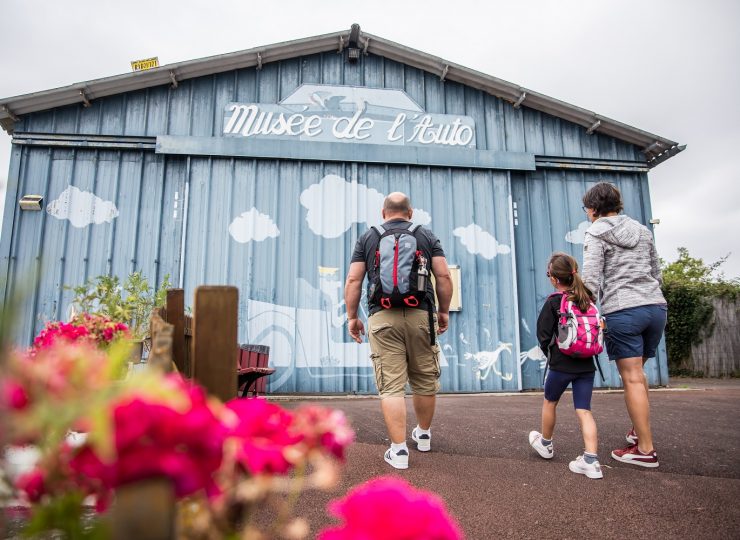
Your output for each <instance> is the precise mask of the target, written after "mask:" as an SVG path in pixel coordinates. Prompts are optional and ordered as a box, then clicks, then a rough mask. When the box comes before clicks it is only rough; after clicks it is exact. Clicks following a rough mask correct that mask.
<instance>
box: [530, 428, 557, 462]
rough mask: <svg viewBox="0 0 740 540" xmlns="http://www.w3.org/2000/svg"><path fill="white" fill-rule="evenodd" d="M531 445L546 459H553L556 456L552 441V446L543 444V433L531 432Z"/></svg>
mask: <svg viewBox="0 0 740 540" xmlns="http://www.w3.org/2000/svg"><path fill="white" fill-rule="evenodd" d="M529 444H530V446H531V447H532V448H534V449H535V450H536V451H537V453H538V454H539V455H540V456H541V457H543V458H545V459H552V457H553V456H554V455H555V452H554V451H553V449H552V441H550V444H548V445H547V446H545V445H544V444H542V433H540V432H539V431H530V432H529Z"/></svg>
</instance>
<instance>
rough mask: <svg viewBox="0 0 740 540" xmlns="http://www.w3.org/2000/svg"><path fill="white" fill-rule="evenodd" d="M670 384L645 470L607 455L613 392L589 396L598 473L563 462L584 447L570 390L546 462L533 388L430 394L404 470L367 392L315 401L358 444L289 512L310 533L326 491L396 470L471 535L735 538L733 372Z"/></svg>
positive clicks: (615, 438)
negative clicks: (391, 453)
mask: <svg viewBox="0 0 740 540" xmlns="http://www.w3.org/2000/svg"><path fill="white" fill-rule="evenodd" d="M673 386H674V387H675V388H674V389H668V390H659V391H655V392H652V394H651V403H652V412H653V416H652V418H653V428H654V437H655V440H656V448H657V450H658V455H659V457H660V460H661V465H660V468H658V469H652V470H647V469H640V468H637V467H631V466H629V465H624V464H621V463H618V462H616V461H614V460H612V459H611V458H610V457H609V453H610V451H611V450H612V449H613V448H617V447H620V446H622V445H623V444H624V433H625V432H626V431H627V429H628V428H629V420H628V418H627V414H626V411H625V407H624V402H623V398H622V395H621V393H615V392H611V393H597V394H595V395H594V399H593V412H594V416H595V418H596V422H597V425H598V428H599V433H600V440H599V454H600V458H601V463H602V465H603V466H604V476H605V477H604V479H603V480H589V479H587V478H585V477H583V476H580V475H575V474H573V473H571V472H570V471H569V470H568V462H569V461H570V460H571V459H573V458H574V457H575V456H576V455H578V454H579V453H580V452H581V451H582V441H581V437H580V433H579V430H578V424H577V421H576V419H575V414H574V413H573V406H572V400H571V398H570V395H569V394H567V395H566V396H565V397H564V398H563V401H562V402H561V404H560V407H559V410H558V413H559V417H558V426H557V428H556V433H555V438H554V444H555V458H554V459H552V460H551V461H545V460H543V459H541V458H540V457H538V456H537V455H536V454H535V452H534V451H533V450H532V449H531V448H530V447H529V444H528V443H527V434H528V432H529V431H530V430H531V429H539V410H540V405H541V400H542V395H541V394H521V395H513V396H511V395H510V396H498V395H482V396H465V395H451V396H440V398H439V401H438V409H437V416H436V418H435V422H434V425H433V430H432V433H433V442H432V451H431V452H429V453H427V454H421V453H419V452H417V451H416V450H415V448H414V447H413V445H410V448H411V457H410V467H409V469H408V470H407V471H395V470H394V469H392V468H391V467H389V466H388V465H387V464H386V463H385V462H384V461H383V458H382V456H383V452H384V451H385V449H386V447H387V444H388V440H387V438H386V432H385V428H384V425H383V422H382V418H381V415H380V409H379V403H378V401H377V400H376V399H368V398H364V399H363V398H349V399H331V400H325V401H323V404H325V405H328V406H331V407H335V408H339V409H341V410H343V411H345V413H346V414H347V416H348V417H349V418H350V420H351V422H352V424H353V426H354V428H355V430H356V432H357V442H356V443H355V444H354V445H353V447H352V448H351V450H350V452H349V457H348V460H347V464H346V468H345V471H344V475H343V479H342V483H341V485H340V487H339V489H338V491H337V492H336V493H334V494H323V493H319V494H314V493H311V494H310V495H306V496H304V497H302V499H301V501H300V503H299V512H300V513H301V514H303V515H304V516H306V517H308V518H309V519H310V521H311V524H312V529H313V531H316V530H318V529H319V528H320V527H322V526H324V525H326V524H328V523H331V519H330V518H329V517H327V516H326V515H325V512H324V507H325V504H326V502H327V501H329V500H330V499H331V498H333V497H337V496H340V495H342V494H343V493H345V492H346V491H347V489H349V488H350V487H351V486H354V485H356V484H358V483H361V482H363V481H365V480H367V479H369V478H371V477H374V476H377V475H381V474H397V475H399V476H402V477H404V478H406V479H407V480H409V481H410V482H411V483H413V484H414V485H415V486H417V487H419V488H423V489H427V490H432V491H434V492H436V493H438V494H439V495H440V496H441V497H442V498H443V499H445V501H446V502H447V505H448V507H449V509H450V510H451V512H452V513H453V514H454V515H455V516H456V517H457V519H458V520H459V522H460V524H461V525H462V527H463V529H464V530H465V533H466V535H467V538H468V539H471V540H472V539H475V540H479V539H488V538H502V537H504V538H630V537H635V538H702V539H705V538H740V380H734V381H701V380H700V381H695V380H689V381H681V380H676V381H673ZM407 402H408V408H409V415H411V414H412V410H411V402H410V400H407ZM297 403H298V402H297V401H293V400H286V401H283V400H281V404H282V405H284V406H287V407H293V406H295V405H296V404H297ZM409 417H410V418H411V416H409ZM410 422H411V421H410ZM411 427H413V424H410V426H409V432H410V429H411ZM409 441H410V439H409ZM410 442H412V441H410Z"/></svg>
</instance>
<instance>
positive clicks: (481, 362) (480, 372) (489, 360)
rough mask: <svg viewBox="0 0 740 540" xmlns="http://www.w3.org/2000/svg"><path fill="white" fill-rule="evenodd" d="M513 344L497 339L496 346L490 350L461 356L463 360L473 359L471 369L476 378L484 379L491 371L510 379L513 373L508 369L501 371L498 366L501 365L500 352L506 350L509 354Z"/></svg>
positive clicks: (503, 378) (512, 377)
mask: <svg viewBox="0 0 740 540" xmlns="http://www.w3.org/2000/svg"><path fill="white" fill-rule="evenodd" d="M513 346H514V345H513V344H512V343H502V342H500V341H499V343H498V346H497V347H496V348H495V349H494V350H492V351H478V352H477V353H465V354H464V355H463V358H465V360H473V362H474V363H475V365H474V366H473V371H474V372H475V378H476V379H479V380H481V381H484V380H486V379H487V378H488V376H489V375H490V374H491V373H494V374H496V375H497V376H499V377H501V380H504V381H511V380H513V379H514V374H513V373H512V372H510V371H509V372H503V371H502V369H499V366H501V365H502V359H501V358H500V356H501V353H504V352H506V353H508V354H509V356H511V348H512V347H513Z"/></svg>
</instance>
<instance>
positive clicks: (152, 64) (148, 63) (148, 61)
mask: <svg viewBox="0 0 740 540" xmlns="http://www.w3.org/2000/svg"><path fill="white" fill-rule="evenodd" d="M156 67H159V57H157V56H153V57H152V58H144V59H143V60H132V61H131V71H146V70H147V69H154V68H156Z"/></svg>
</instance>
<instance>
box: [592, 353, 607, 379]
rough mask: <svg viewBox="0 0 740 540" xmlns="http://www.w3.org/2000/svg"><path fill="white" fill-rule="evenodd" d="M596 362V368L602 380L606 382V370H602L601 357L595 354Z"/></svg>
mask: <svg viewBox="0 0 740 540" xmlns="http://www.w3.org/2000/svg"><path fill="white" fill-rule="evenodd" d="M594 362H595V363H596V368H597V369H598V370H599V375H601V382H604V383H605V382H606V378H605V377H604V372H603V371H601V364H600V363H599V357H598V356H594Z"/></svg>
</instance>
